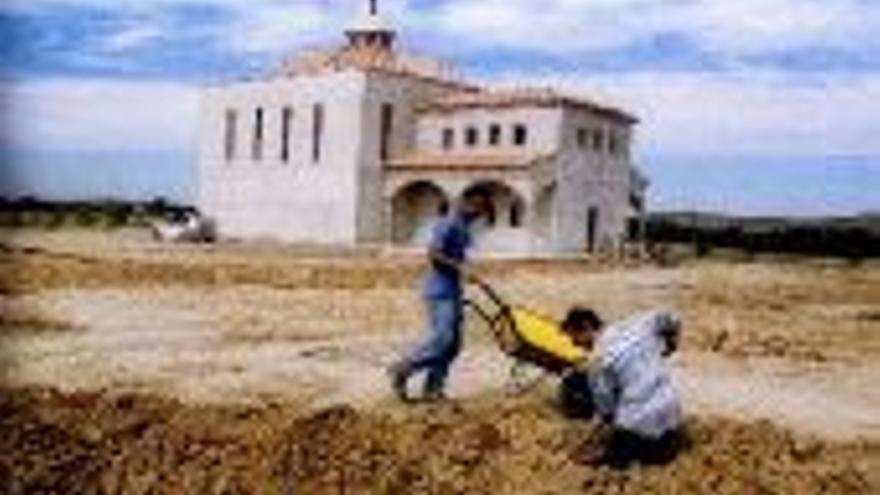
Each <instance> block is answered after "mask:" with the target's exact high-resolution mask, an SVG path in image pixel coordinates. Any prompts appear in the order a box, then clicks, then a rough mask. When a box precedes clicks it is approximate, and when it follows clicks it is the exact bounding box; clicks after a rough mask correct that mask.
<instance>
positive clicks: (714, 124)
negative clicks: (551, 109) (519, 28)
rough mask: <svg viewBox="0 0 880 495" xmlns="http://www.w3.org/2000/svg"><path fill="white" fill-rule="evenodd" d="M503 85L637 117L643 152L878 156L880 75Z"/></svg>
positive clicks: (668, 76) (671, 76)
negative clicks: (559, 91) (537, 89)
mask: <svg viewBox="0 0 880 495" xmlns="http://www.w3.org/2000/svg"><path fill="white" fill-rule="evenodd" d="M499 80H500V81H502V82H506V83H512V82H518V83H523V82H529V83H532V84H536V85H554V86H559V87H562V88H565V89H566V90H567V91H568V92H570V93H573V94H579V95H583V96H586V97H588V98H592V99H597V100H599V101H600V102H603V103H613V104H615V105H617V106H622V107H624V108H626V109H628V110H630V111H632V112H634V113H636V114H637V116H638V117H640V119H641V120H642V123H641V124H640V126H639V129H638V134H639V136H640V146H641V147H642V148H643V149H644V150H649V151H660V152H676V153H721V154H738V153H741V154H747V153H754V154H764V155H767V154H778V155H809V154H813V155H839V154H851V155H873V156H878V155H880V140H878V139H877V136H880V118H878V116H877V115H878V114H877V109H878V107H877V102H878V101H880V76H872V75H865V76H858V77H837V78H835V77H824V78H817V79H816V80H807V81H804V80H801V81H793V80H791V78H789V77H787V76H786V75H784V74H781V73H763V74H762V73H738V74H713V73H648V72H643V73H632V74H618V75H604V76H594V77H589V76H575V77H571V78H565V77H559V76H556V77H539V78H535V77H533V76H530V75H528V74H508V75H505V76H503V77H501V78H500V79H499Z"/></svg>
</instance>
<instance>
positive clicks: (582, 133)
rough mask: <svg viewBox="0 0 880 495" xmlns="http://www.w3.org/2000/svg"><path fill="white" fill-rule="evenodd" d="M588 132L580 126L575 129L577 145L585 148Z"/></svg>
mask: <svg viewBox="0 0 880 495" xmlns="http://www.w3.org/2000/svg"><path fill="white" fill-rule="evenodd" d="M588 141H589V132H588V131H587V129H584V128H583V127H581V128H580V129H578V130H577V145H578V147H579V148H586V147H587V146H588V145H589V142H588Z"/></svg>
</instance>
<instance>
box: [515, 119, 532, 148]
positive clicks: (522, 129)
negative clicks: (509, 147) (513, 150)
mask: <svg viewBox="0 0 880 495" xmlns="http://www.w3.org/2000/svg"><path fill="white" fill-rule="evenodd" d="M528 141H529V130H528V129H527V128H526V126H525V125H524V124H516V125H515V126H513V144H514V145H516V146H525V145H526V143H528Z"/></svg>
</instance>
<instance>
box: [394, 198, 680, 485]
mask: <svg viewBox="0 0 880 495" xmlns="http://www.w3.org/2000/svg"><path fill="white" fill-rule="evenodd" d="M489 211H490V206H489V203H488V198H487V197H486V196H483V195H479V194H473V195H469V196H466V197H465V198H464V199H463V200H462V202H461V203H460V204H458V205H457V206H456V208H455V209H454V211H453V213H452V214H451V215H449V216H448V217H446V218H443V219H441V220H439V221H438V223H437V224H436V225H435V226H434V229H433V232H432V237H431V242H430V244H429V248H428V256H429V261H430V269H429V272H428V275H427V277H426V280H425V284H424V288H423V297H424V299H425V306H426V309H427V315H428V333H427V336H426V339H425V340H424V341H423V343H422V344H421V345H420V346H419V347H417V348H416V350H415V351H414V352H412V353H411V354H409V355H407V356H405V357H403V359H401V360H400V361H398V362H397V363H395V364H394V365H393V366H391V368H390V369H389V374H390V377H391V383H392V389H393V391H394V392H395V394H396V395H397V397H399V398H400V399H401V400H404V401H408V400H410V397H409V394H408V391H407V384H408V381H409V378H410V377H411V376H413V375H414V374H415V373H418V372H420V371H425V373H426V378H425V381H424V390H423V399H425V400H429V401H435V400H441V399H443V398H444V397H445V385H446V379H447V376H448V374H449V369H450V367H451V365H452V363H453V362H454V361H455V359H456V357H457V356H458V353H459V351H460V347H461V326H462V318H463V307H464V304H465V301H464V299H463V297H462V285H461V284H462V277H464V278H465V279H467V281H469V282H471V283H473V284H474V285H475V286H476V287H478V288H480V289H481V290H482V291H483V292H484V294H485V295H486V296H487V300H488V301H489V302H490V303H491V304H492V305H493V306H494V308H493V310H487V309H486V308H484V307H481V306H480V305H476V304H474V309H475V310H476V313H477V314H478V315H480V316H481V317H482V318H483V319H485V320H486V322H487V324H488V326H489V328H490V330H491V332H492V334H493V337H494V338H495V340H496V342H497V343H498V345H499V347H500V348H501V349H502V350H503V351H504V352H505V353H506V354H507V355H508V356H510V357H512V358H513V359H514V360H516V362H518V363H527V364H531V365H534V366H537V367H539V368H541V369H543V370H545V371H546V372H549V373H552V374H554V375H556V376H558V377H560V399H561V402H562V406H563V409H564V410H565V411H566V412H567V414H569V415H572V416H579V417H585V418H590V417H592V416H594V415H597V416H598V417H599V419H600V420H601V421H602V424H603V425H605V428H604V430H603V431H604V433H603V435H602V436H603V443H604V446H603V448H602V449H600V450H597V451H596V452H588V453H586V454H585V455H584V456H583V458H582V459H581V460H582V461H585V462H590V463H602V464H607V465H610V466H612V467H617V468H622V467H626V466H628V465H629V464H631V463H634V462H638V463H662V462H665V461H667V460H669V459H671V458H672V456H674V454H675V451H676V450H677V445H678V436H679V430H680V427H681V423H682V413H681V406H680V400H679V397H678V394H677V392H676V391H675V389H674V387H673V385H672V380H671V377H670V374H669V371H668V368H667V365H666V358H667V357H668V356H670V355H671V354H672V353H674V352H675V350H676V349H677V347H678V340H679V334H680V329H681V324H680V321H679V319H678V317H677V316H676V315H674V314H672V313H670V312H665V311H651V312H646V313H641V314H637V315H635V316H633V317H631V318H628V319H625V320H623V321H621V322H618V323H614V324H610V325H605V324H604V322H603V321H602V320H601V318H600V317H599V315H598V314H596V312H595V311H593V310H591V309H588V308H579V307H576V308H573V309H571V310H570V311H569V312H568V314H567V315H566V317H565V318H564V320H563V321H562V322H561V323H559V324H557V323H556V322H554V321H552V320H550V319H547V318H544V317H543V316H541V315H539V314H537V313H535V312H533V311H531V310H529V309H526V308H522V307H517V306H512V305H509V304H507V303H506V302H504V301H503V300H502V299H501V298H500V297H499V296H498V294H497V292H496V291H495V290H494V289H493V288H492V287H491V286H489V285H488V284H487V283H485V282H484V281H482V280H481V279H480V278H479V277H477V276H475V275H473V274H470V273H469V272H467V271H466V270H465V269H464V267H463V263H464V261H465V259H466V251H467V248H468V246H469V245H470V242H471V233H470V228H471V226H472V225H473V224H474V222H475V221H476V219H477V218H479V217H480V216H481V215H484V214H491V213H489Z"/></svg>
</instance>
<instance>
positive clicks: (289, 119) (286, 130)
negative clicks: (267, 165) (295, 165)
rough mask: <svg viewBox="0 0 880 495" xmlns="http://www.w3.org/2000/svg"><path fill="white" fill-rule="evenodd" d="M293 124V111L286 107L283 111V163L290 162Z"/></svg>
mask: <svg viewBox="0 0 880 495" xmlns="http://www.w3.org/2000/svg"><path fill="white" fill-rule="evenodd" d="M292 124H293V109H292V108H290V107H284V108H283V109H282V110H281V161H282V162H284V163H287V162H289V161H290V131H291V127H292Z"/></svg>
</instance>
